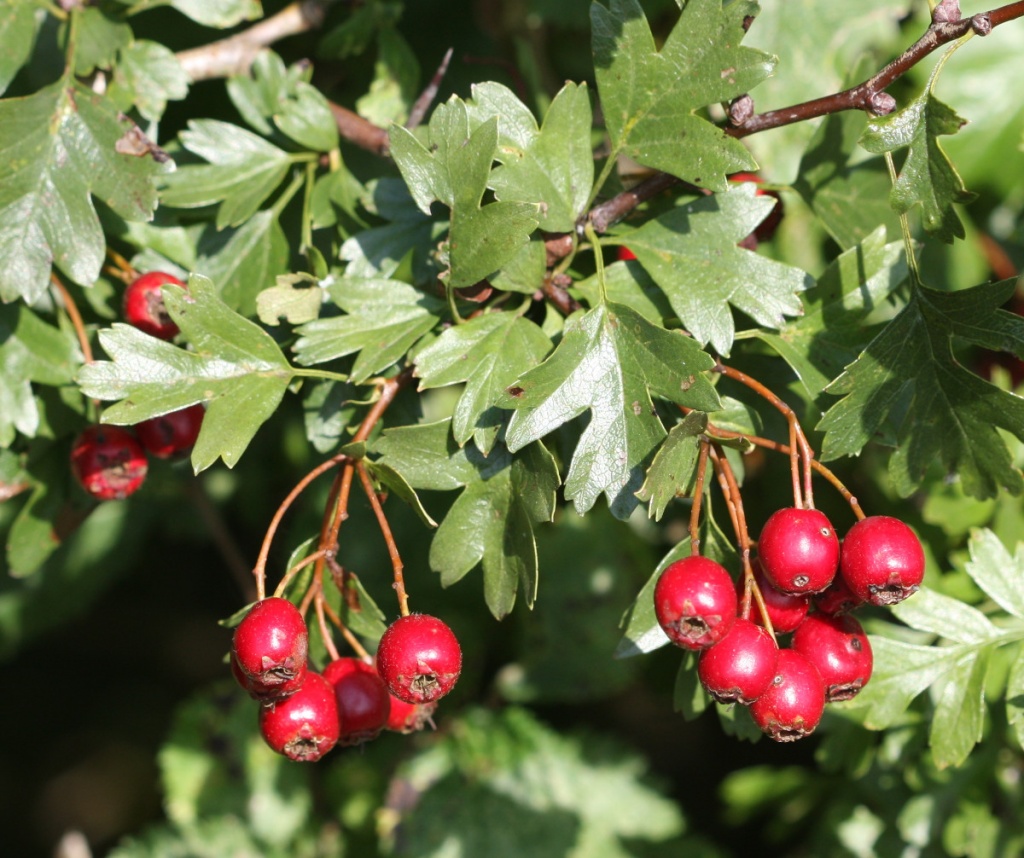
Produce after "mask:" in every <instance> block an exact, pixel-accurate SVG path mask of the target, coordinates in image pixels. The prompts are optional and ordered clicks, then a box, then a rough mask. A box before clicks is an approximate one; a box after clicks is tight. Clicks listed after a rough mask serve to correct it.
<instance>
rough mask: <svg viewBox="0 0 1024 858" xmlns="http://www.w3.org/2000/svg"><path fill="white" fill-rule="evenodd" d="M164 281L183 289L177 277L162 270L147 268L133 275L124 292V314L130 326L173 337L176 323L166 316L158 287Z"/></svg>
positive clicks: (157, 334) (168, 338)
mask: <svg viewBox="0 0 1024 858" xmlns="http://www.w3.org/2000/svg"><path fill="white" fill-rule="evenodd" d="M165 283H172V284H174V285H175V286H181V287H182V288H185V284H184V283H182V282H181V281H180V280H179V279H178V278H177V277H175V276H174V275H172V274H166V273H165V272H163V271H150V272H149V273H148V274H142V275H141V276H139V277H136V278H135V279H134V280H133V281H132V282H131V283H130V284H129V286H128V288H127V289H126V290H125V292H124V317H125V320H126V321H127V322H128V324H130V325H134V326H135V327H136V328H138V329H139V330H140V331H145V332H146V333H147V334H150V335H151V336H154V337H159V338H160V339H161V340H173V339H174V338H175V337H176V336H177V335H178V326H177V325H176V324H174V320H173V319H172V318H171V317H170V315H168V313H167V308H166V307H165V306H164V296H163V295H162V294H161V292H160V287H161V286H163V285H164V284H165Z"/></svg>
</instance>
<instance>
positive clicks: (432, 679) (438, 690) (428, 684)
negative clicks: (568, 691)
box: [377, 614, 462, 703]
mask: <svg viewBox="0 0 1024 858" xmlns="http://www.w3.org/2000/svg"><path fill="white" fill-rule="evenodd" d="M377 671H378V672H379V673H380V677H381V679H383V680H384V683H385V684H386V685H387V687H388V690H389V691H390V692H391V693H392V694H394V695H395V697H397V698H398V699H399V700H404V701H405V702H406V703H429V702H430V701H432V700H438V699H439V698H441V697H444V695H445V694H447V693H448V692H449V691H451V690H452V687H453V686H454V685H455V682H456V680H458V678H459V673H461V672H462V649H461V648H460V647H459V641H458V639H457V638H456V637H455V634H454V632H452V630H451V629H450V628H448V626H447V625H446V624H445V623H444V622H442V621H441V620H439V619H438V618H437V617H432V616H430V615H429V614H409V615H408V616H406V617H400V618H399V619H397V620H396V621H395V622H393V623H392V624H391V625H390V626H388V628H387V630H386V631H385V632H384V634H383V636H382V637H381V639H380V645H379V646H378V648H377Z"/></svg>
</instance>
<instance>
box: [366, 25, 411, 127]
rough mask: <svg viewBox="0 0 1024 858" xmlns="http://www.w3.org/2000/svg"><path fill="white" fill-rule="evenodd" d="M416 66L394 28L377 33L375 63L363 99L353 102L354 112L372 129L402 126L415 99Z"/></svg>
mask: <svg viewBox="0 0 1024 858" xmlns="http://www.w3.org/2000/svg"><path fill="white" fill-rule="evenodd" d="M419 80H420V64H419V61H418V60H417V59H416V54H415V52H414V51H413V50H412V48H411V47H410V45H409V43H408V42H407V41H406V40H405V39H404V38H403V37H402V35H401V34H400V33H399V32H398V31H397V30H396V29H395V28H394V27H382V28H381V29H379V30H378V31H377V61H376V62H375V63H374V68H373V81H372V82H371V83H370V88H369V90H368V91H367V93H366V95H364V96H362V97H360V98H359V99H357V101H356V112H357V113H358V114H359V115H360V116H362V117H363V118H364V119H366V120H367V121H369V122H372V123H373V124H374V125H378V126H380V127H381V128H387V127H388V126H389V125H390V124H391V123H392V122H397V123H398V124H399V125H403V124H405V121H406V119H407V118H408V116H409V108H410V107H411V106H412V104H413V102H414V101H415V100H416V97H417V95H419Z"/></svg>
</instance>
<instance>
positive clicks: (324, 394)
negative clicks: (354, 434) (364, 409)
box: [302, 380, 358, 453]
mask: <svg viewBox="0 0 1024 858" xmlns="http://www.w3.org/2000/svg"><path fill="white" fill-rule="evenodd" d="M304 391H305V396H304V398H303V401H302V410H303V413H304V415H305V424H306V438H307V439H309V443H310V444H312V445H313V448H314V449H315V450H316V451H317V452H318V453H329V452H330V451H331V450H334V449H335V448H336V447H337V446H338V445H339V444H340V443H341V442H342V440H346V439H347V438H348V437H349V434H348V433H347V432H346V431H345V430H346V429H347V428H348V426H349V424H350V423H351V422H352V419H353V418H354V417H355V414H356V404H355V403H356V400H357V397H358V392H357V389H356V386H355V385H353V384H349V383H348V382H338V381H333V380H324V381H319V380H315V381H313V383H312V384H311V385H309V387H304Z"/></svg>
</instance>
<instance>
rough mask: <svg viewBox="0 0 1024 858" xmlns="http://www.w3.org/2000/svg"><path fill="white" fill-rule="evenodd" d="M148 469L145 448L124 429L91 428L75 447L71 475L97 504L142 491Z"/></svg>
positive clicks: (81, 435) (78, 440)
mask: <svg viewBox="0 0 1024 858" xmlns="http://www.w3.org/2000/svg"><path fill="white" fill-rule="evenodd" d="M148 468H149V462H148V461H147V460H146V453H145V451H143V449H142V445H141V444H139V442H138V439H137V438H136V437H135V436H134V435H133V434H132V433H131V432H130V431H129V430H127V429H122V428H121V427H120V426H101V425H93V426H87V427H86V428H85V429H83V430H82V432H81V434H80V435H79V436H78V437H77V438H76V439H75V443H74V444H73V445H72V447H71V473H72V474H74V477H75V479H76V480H78V482H79V484H80V485H81V486H82V488H83V489H85V490H86V491H87V492H88V493H89V494H91V495H92V496H93V497H94V498H96V499H97V500H104V501H106V500H121V499H122V498H126V497H128V495H130V494H133V493H134V492H136V491H138V490H139V488H140V487H141V486H142V483H143V482H144V481H145V479H146V471H147V470H148Z"/></svg>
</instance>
